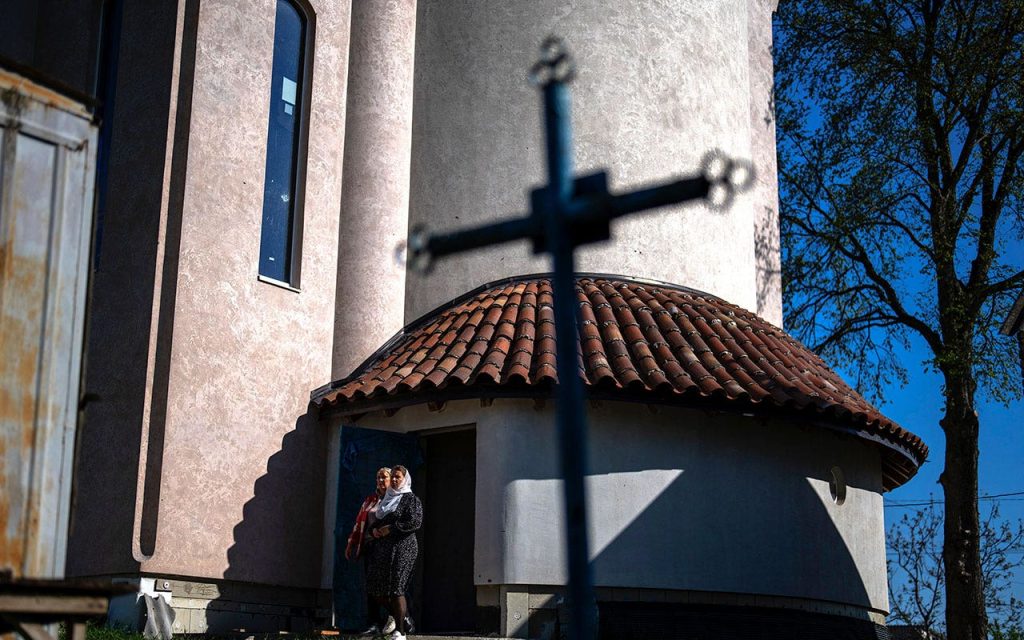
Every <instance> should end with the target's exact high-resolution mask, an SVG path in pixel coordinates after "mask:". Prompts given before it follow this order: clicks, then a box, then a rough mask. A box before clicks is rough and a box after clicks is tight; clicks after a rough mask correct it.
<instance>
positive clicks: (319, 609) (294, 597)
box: [109, 576, 331, 634]
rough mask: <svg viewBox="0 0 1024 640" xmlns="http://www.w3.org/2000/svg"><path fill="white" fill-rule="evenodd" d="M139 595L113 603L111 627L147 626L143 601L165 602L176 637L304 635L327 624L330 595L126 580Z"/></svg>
mask: <svg viewBox="0 0 1024 640" xmlns="http://www.w3.org/2000/svg"><path fill="white" fill-rule="evenodd" d="M116 580H118V581H124V582H132V583H134V584H136V585H138V587H139V593H138V594H132V595H128V596H121V597H119V598H115V599H114V600H113V601H112V602H111V604H110V615H109V622H110V624H111V625H115V626H121V627H126V628H128V629H131V630H139V631H141V630H143V629H144V628H145V626H146V615H147V607H146V603H145V598H146V596H149V597H151V598H160V599H163V600H165V601H166V602H167V603H168V604H169V605H170V607H171V609H172V610H173V612H174V620H173V622H172V625H171V627H172V629H173V630H174V633H175V634H178V633H232V632H245V633H250V632H252V633H261V632H273V633H277V632H281V631H284V632H292V633H303V632H309V631H312V630H313V629H315V628H318V627H328V626H330V624H331V592H330V591H329V590H325V589H299V588H295V587H278V586H269V585H256V584H246V583H240V582H231V581H227V580H223V581H212V582H211V581H202V582H200V581H194V580H188V579H187V578H180V577H171V578H164V577H160V576H125V577H123V578H117V579H116Z"/></svg>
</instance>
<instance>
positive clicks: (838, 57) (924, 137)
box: [776, 0, 1024, 402]
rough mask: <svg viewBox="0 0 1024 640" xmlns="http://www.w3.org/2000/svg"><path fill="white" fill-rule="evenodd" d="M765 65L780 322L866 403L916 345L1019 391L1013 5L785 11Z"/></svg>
mask: <svg viewBox="0 0 1024 640" xmlns="http://www.w3.org/2000/svg"><path fill="white" fill-rule="evenodd" d="M776 71H777V74H776V112H777V118H778V139H779V144H778V149H779V174H780V194H781V197H780V199H781V211H780V213H781V222H782V241H783V280H784V283H785V294H786V295H785V297H784V300H785V304H786V322H787V327H788V328H789V329H790V330H791V331H793V332H794V333H796V334H797V336H798V337H800V338H801V339H802V340H803V341H804V342H806V343H807V344H809V345H811V346H812V347H813V348H814V349H815V350H817V351H819V353H821V355H822V356H823V357H825V358H826V359H828V360H831V361H833V362H835V363H837V364H839V365H840V366H842V367H843V368H844V369H846V370H847V371H849V372H851V373H852V374H853V375H854V376H856V380H855V383H856V385H857V386H858V387H859V388H860V389H861V390H862V391H865V392H866V393H868V394H869V395H873V396H875V397H876V398H877V397H878V394H877V392H878V391H879V389H880V388H882V387H883V386H886V385H888V384H889V383H891V382H894V381H897V382H902V381H904V380H905V376H906V369H905V367H904V366H903V365H902V364H901V363H900V362H899V360H898V358H897V355H898V354H899V353H900V352H901V351H903V350H905V348H906V346H907V341H908V339H909V338H910V337H911V336H914V335H916V336H919V337H921V338H922V339H923V340H924V341H925V343H927V345H928V346H929V347H930V349H931V351H932V357H931V358H930V359H929V360H928V362H926V363H925V364H926V366H930V367H935V368H938V369H940V370H942V371H943V372H944V373H948V372H964V371H966V372H969V373H970V374H971V375H973V377H974V378H975V379H976V380H977V381H978V382H979V383H980V387H981V389H982V390H983V391H985V392H986V393H987V394H989V395H990V396H991V397H993V398H995V399H997V400H1000V401H1004V402H1005V401H1009V400H1012V399H1014V398H1016V397H1019V395H1020V389H1021V385H1020V384H1019V382H1018V381H1019V377H1018V376H1019V375H1020V370H1019V368H1018V366H1017V357H1016V351H1015V345H1014V343H1013V341H1012V340H1010V339H1007V338H1004V337H1002V336H999V335H998V328H999V325H1000V323H1001V322H1002V320H1003V319H1004V318H1005V317H1006V315H1007V313H1008V311H1009V308H1010V306H1011V305H1012V302H1013V300H1014V299H1015V297H1016V295H1017V294H1018V293H1020V292H1021V291H1022V288H1024V264H1022V263H1024V244H1022V240H1024V163H1022V153H1024V100H1022V91H1024V89H1022V87H1024V1H1022V0H1001V1H1000V2H990V1H989V0H948V1H943V0H931V1H927V2H917V1H914V2H910V1H902V0H901V1H890V2H875V1H870V0H788V1H787V0H783V2H782V3H781V4H780V6H779V11H778V13H777V21H776Z"/></svg>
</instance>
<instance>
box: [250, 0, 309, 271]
mask: <svg viewBox="0 0 1024 640" xmlns="http://www.w3.org/2000/svg"><path fill="white" fill-rule="evenodd" d="M312 36H313V20H312V14H311V13H310V12H307V11H306V10H304V9H303V8H302V7H301V6H300V5H298V4H296V3H295V2H292V1H291V0H278V2H277V18H276V21H275V23H274V63H273V69H272V71H271V80H270V118H269V119H270V122H269V124H268V127H267V167H266V173H265V176H264V183H263V227H262V232H261V237H260V269H259V272H260V275H261V276H263V277H265V278H269V279H271V280H275V281H278V282H281V283H284V284H287V285H290V286H293V287H298V286H299V264H300V263H301V255H300V253H301V251H300V250H301V244H302V242H301V241H302V203H303V195H304V193H303V192H304V186H305V177H306V176H305V173H306V172H305V164H306V141H307V139H308V133H307V132H308V122H307V121H308V119H309V118H308V112H309V106H308V103H309V85H310V82H309V80H310V78H309V75H310V74H309V71H310V68H311V65H310V64H309V63H310V60H309V58H310V53H311V52H312V46H311V44H312Z"/></svg>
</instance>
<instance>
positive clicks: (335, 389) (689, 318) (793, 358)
mask: <svg viewBox="0 0 1024 640" xmlns="http://www.w3.org/2000/svg"><path fill="white" fill-rule="evenodd" d="M576 296H577V300H578V301H579V304H580V314H581V318H582V322H581V326H580V346H581V360H580V363H579V375H580V376H581V377H583V379H584V380H585V382H586V385H587V388H588V392H589V393H590V395H591V397H610V398H619V399H623V400H636V401H643V402H647V403H649V404H681V405H685V406H694V407H712V408H724V409H734V410H740V411H745V412H758V411H760V412H762V413H764V414H766V415H771V414H775V415H779V414H783V415H786V416H790V417H795V416H804V417H809V418H811V419H812V420H814V421H815V422H817V423H819V424H823V425H825V426H829V427H832V428H838V429H840V430H845V431H851V432H853V433H855V435H857V436H859V437H862V438H866V439H868V440H871V441H873V442H875V443H876V444H880V445H882V449H883V466H884V470H883V471H884V478H885V479H884V485H885V489H886V490H888V489H891V488H893V487H896V486H899V485H900V484H903V483H904V482H906V481H907V480H908V479H909V478H910V477H911V476H913V475H914V474H915V473H916V472H917V468H918V466H919V465H920V464H921V463H922V462H923V461H924V459H925V458H926V457H927V454H928V448H927V447H926V446H925V445H924V443H923V442H922V441H921V439H920V438H918V437H917V436H915V435H914V434H912V433H910V432H909V431H906V430H904V429H902V428H901V427H900V426H899V425H897V424H895V423H894V422H893V421H891V420H889V419H888V418H886V417H885V416H883V415H882V414H881V413H880V412H879V411H878V410H877V409H875V408H874V407H873V406H871V405H870V404H869V403H868V402H867V401H866V400H864V398H863V397H861V396H860V395H859V394H858V393H857V392H856V391H854V390H853V389H851V388H850V387H849V386H848V385H847V384H846V383H845V382H843V381H842V379H840V378H839V376H838V375H836V374H835V372H833V371H832V370H831V369H830V368H829V367H828V365H826V364H825V363H824V362H823V361H822V360H821V358H819V357H818V356H817V355H815V354H814V353H812V352H811V351H810V350H809V349H808V348H807V347H805V346H804V345H802V344H800V343H799V342H798V341H796V340H795V339H793V338H792V337H790V336H789V335H787V334H786V333H784V332H783V331H782V330H780V329H779V328H777V327H775V326H773V325H771V324H770V323H768V322H766V321H765V320H763V319H761V318H759V317H758V316H756V315H754V314H753V313H750V312H749V311H746V310H745V309H742V308H740V307H737V306H736V305H733V304H729V303H728V302H725V301H724V300H722V299H720V298H717V297H715V296H712V295H709V294H706V293H702V292H699V291H694V290H691V289H687V288H684V287H679V286H676V285H671V284H665V283H646V282H638V281H636V280H631V279H627V278H623V277H618V276H590V275H581V276H578V277H577V288H576ZM554 334H555V325H554V315H553V313H552V306H551V284H550V281H549V279H548V277H547V276H543V275H536V276H521V277H517V278H510V279H507V280H503V281H501V282H498V283H492V284H490V285H485V286H483V287H481V288H479V289H476V290H474V291H471V292H470V293H468V294H466V295H464V296H462V297H460V298H458V299H456V300H454V301H452V302H450V303H448V304H446V305H444V306H442V307H440V308H439V309H436V310H435V311H433V312H431V313H429V314H427V315H426V316H424V317H422V318H420V319H419V320H417V321H416V322H413V323H412V324H410V325H409V326H407V327H406V328H405V329H403V330H402V331H401V332H399V334H398V335H396V336H395V337H394V338H392V339H391V340H390V341H389V342H388V343H386V344H385V345H383V346H382V347H381V348H380V349H378V350H377V352H376V353H374V354H373V355H372V356H371V357H370V358H369V359H367V360H366V362H364V363H363V364H362V365H360V366H359V367H358V368H357V369H356V370H355V371H354V372H353V373H352V375H350V376H349V377H347V378H344V379H342V380H339V381H337V382H334V383H332V384H330V385H327V386H325V387H323V388H321V389H319V390H317V391H314V392H313V402H314V403H315V404H316V405H318V406H320V407H322V408H324V409H326V410H335V411H340V412H343V413H346V414H352V413H364V412H366V411H370V410H373V409H380V408H391V409H393V408H396V407H401V406H406V405H410V404H417V403H424V402H430V401H435V402H436V401H443V400H445V399H453V398H466V397H495V396H518V397H524V396H526V397H529V396H538V395H549V394H550V393H551V386H552V385H553V384H554V383H555V382H557V379H558V378H557V372H556V371H555V335H554ZM332 408H333V409H332Z"/></svg>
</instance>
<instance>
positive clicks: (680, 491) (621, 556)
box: [504, 407, 885, 607]
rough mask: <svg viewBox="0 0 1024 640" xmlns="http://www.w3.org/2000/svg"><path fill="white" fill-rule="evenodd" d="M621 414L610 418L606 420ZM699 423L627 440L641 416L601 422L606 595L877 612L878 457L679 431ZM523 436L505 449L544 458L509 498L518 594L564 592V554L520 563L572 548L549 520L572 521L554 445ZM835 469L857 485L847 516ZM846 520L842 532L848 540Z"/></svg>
mask: <svg viewBox="0 0 1024 640" xmlns="http://www.w3.org/2000/svg"><path fill="white" fill-rule="evenodd" d="M615 410H618V409H617V408H615V407H608V408H607V413H606V415H614V414H612V413H611V412H612V411H615ZM700 415H701V414H699V413H696V412H692V413H691V412H686V413H680V414H674V413H672V414H669V413H666V414H665V415H664V416H663V417H659V418H656V419H652V421H651V423H650V424H648V425H644V426H639V425H634V427H633V428H632V430H631V431H630V432H629V436H628V438H624V436H623V432H622V430H621V429H620V428H619V427H618V426H616V424H624V423H625V424H628V423H629V422H628V420H629V419H630V414H629V413H625V412H624V413H623V414H622V415H621V418H622V420H621V421H618V422H617V423H615V424H613V423H609V422H608V421H605V423H604V424H602V423H601V422H600V421H592V423H591V426H592V429H591V446H592V448H591V456H590V473H589V477H588V481H587V489H588V493H589V502H590V504H591V526H592V527H593V529H592V531H593V532H594V533H593V534H592V535H591V540H592V549H591V553H592V567H593V571H594V577H595V582H596V584H597V586H603V587H625V588H633V587H637V588H638V587H644V588H662V589H697V590H710V591H723V592H736V593H748V594H765V595H776V596H790V597H806V598H812V599H816V600H822V601H832V602H837V603H847V604H850V605H853V606H856V607H871V606H872V599H874V601H875V603H876V607H878V606H880V605H879V604H878V603H879V602H880V601H881V602H884V597H885V593H884V585H885V582H884V581H885V575H884V571H885V568H884V566H885V565H884V556H879V557H875V556H873V555H872V554H873V553H874V552H875V551H876V550H877V552H878V553H879V554H883V553H884V548H883V545H882V530H881V513H880V510H881V503H880V500H879V498H878V496H877V493H878V492H879V491H880V483H881V475H880V471H879V470H878V468H877V455H876V454H875V453H874V452H873V451H871V450H870V448H869V447H868V445H865V444H863V443H861V442H859V441H856V440H853V439H850V438H846V437H841V436H838V435H833V434H830V433H827V432H821V431H820V430H817V429H800V428H798V427H795V426H793V425H789V424H781V423H764V422H761V421H759V420H743V421H736V420H729V419H728V417H727V416H723V417H721V418H720V419H719V422H720V423H717V424H715V425H713V428H712V425H704V426H701V427H699V428H695V429H686V428H680V427H681V426H682V425H681V424H680V422H679V421H688V420H694V419H700ZM634 418H635V416H634ZM634 422H635V421H634ZM517 431H518V432H519V433H518V434H516V435H514V436H512V437H511V438H510V439H509V440H507V441H506V442H505V444H506V446H508V448H509V449H510V450H513V451H520V450H527V451H531V452H534V454H533V455H531V456H530V457H529V459H526V457H525V456H520V457H518V458H517V459H516V460H515V461H514V462H513V463H512V464H511V465H509V472H510V475H511V477H512V478H514V479H512V480H511V482H509V483H508V484H507V485H506V488H505V492H506V493H505V497H504V504H505V505H506V509H507V511H508V513H507V514H506V515H507V519H506V522H505V526H506V533H505V538H506V540H507V544H509V545H511V547H510V548H511V549H512V550H513V553H515V555H517V556H518V559H517V560H516V562H515V564H514V566H512V567H511V568H510V569H511V572H512V574H511V577H512V580H511V581H512V582H527V583H530V582H534V581H536V580H537V577H538V576H542V575H549V574H550V575H552V578H554V579H556V580H557V579H559V578H558V576H560V575H562V573H561V572H560V571H557V572H555V573H557V574H558V575H554V574H552V571H551V564H550V563H551V558H552V557H553V556H552V554H545V555H544V558H545V560H540V559H538V558H536V557H534V556H535V555H536V554H530V553H519V552H515V551H514V550H522V549H530V548H532V547H533V546H538V547H540V546H542V545H550V544H551V542H550V541H551V540H562V539H563V535H562V532H561V531H560V530H559V527H558V523H557V522H556V521H555V520H554V519H550V518H548V519H545V518H543V517H539V514H543V513H554V512H560V511H561V483H560V481H559V479H558V473H557V468H558V467H557V456H556V454H555V451H554V447H553V444H554V443H553V442H552V443H551V444H552V446H551V447H545V446H538V445H539V442H540V441H541V440H542V439H544V438H546V437H547V436H546V435H544V432H543V430H542V429H540V428H533V427H527V428H524V429H520V430H517ZM506 433H509V432H506ZM552 440H553V436H552ZM524 446H529V448H524ZM833 459H834V460H835V462H831V460H833ZM833 464H840V465H842V466H843V467H844V470H845V471H846V475H847V479H848V482H849V494H848V497H847V500H846V503H845V504H844V505H842V506H838V507H836V506H835V505H832V504H826V502H827V501H829V500H830V498H829V494H828V488H827V487H828V480H829V478H828V477H826V476H827V475H828V474H829V467H830V466H831V465H833ZM819 467H820V468H819ZM875 485H878V486H875ZM822 492H823V493H822ZM535 516H536V517H535ZM833 516H836V517H841V518H842V519H843V522H844V524H842V525H841V526H843V531H840V530H839V529H838V528H837V524H836V522H835V521H834V520H833ZM844 534H845V535H846V536H847V537H848V538H849V539H850V540H849V544H848V543H847V540H845V539H844V537H843V536H844ZM876 535H877V540H875V539H874V537H875V536H876ZM560 544H561V543H559V549H560V548H561V547H560ZM554 555H557V556H558V557H560V556H561V553H560V552H558V553H555V554H554ZM881 606H884V605H881Z"/></svg>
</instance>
